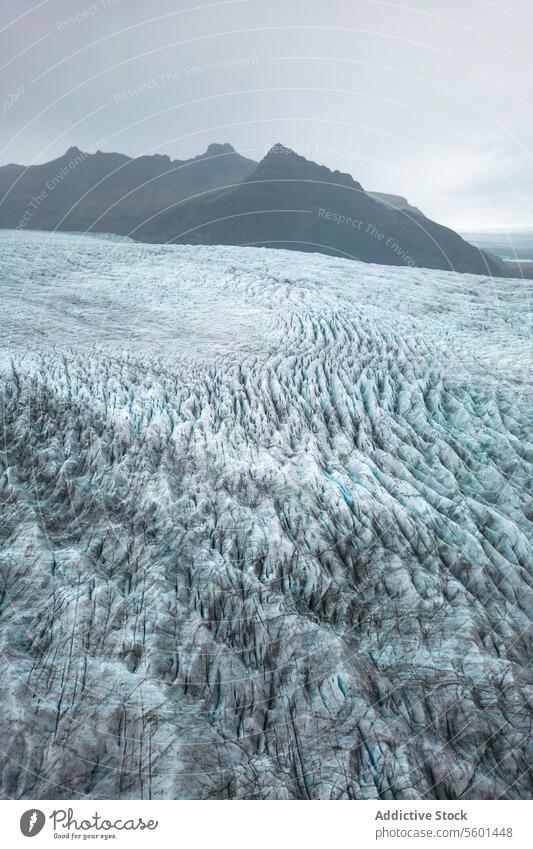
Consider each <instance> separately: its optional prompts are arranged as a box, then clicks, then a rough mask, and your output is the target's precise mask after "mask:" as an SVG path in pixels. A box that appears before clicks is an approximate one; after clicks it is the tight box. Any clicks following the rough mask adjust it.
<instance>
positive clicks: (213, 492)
mask: <svg viewBox="0 0 533 849" xmlns="http://www.w3.org/2000/svg"><path fill="white" fill-rule="evenodd" d="M0 249H1V251H2V254H1V255H2V275H1V279H0V310H1V312H0V316H1V328H2V353H1V360H0V364H1V375H0V377H1V381H0V390H1V398H2V452H1V454H0V460H1V467H0V505H1V510H2V516H1V523H0V534H1V548H0V570H1V581H2V583H1V585H0V590H1V595H2V606H1V608H0V645H1V650H2V654H1V663H2V675H1V677H0V690H1V699H2V705H3V711H2V714H1V717H0V731H1V736H2V740H3V741H4V742H3V745H2V747H1V748H2V754H1V755H0V770H1V775H2V790H3V794H4V795H5V796H8V797H15V798H46V797H49V798H84V797H89V798H109V797H111V798H115V797H116V798H118V797H122V798H137V797H139V798H141V797H142V798H149V797H151V798H227V797H231V798H301V799H307V798H327V799H329V798H335V799H337V798H383V799H409V798H459V797H460V798H499V797H502V798H525V797H530V796H531V779H530V775H529V773H528V766H529V765H530V763H531V754H532V751H531V746H532V743H531V737H530V735H531V727H532V714H531V697H532V686H531V684H532V676H531V670H530V667H529V666H528V665H527V661H528V657H529V656H530V653H531V633H530V630H528V629H529V627H530V622H531V610H532V593H531V577H532V557H531V554H532V550H531V524H530V521H529V519H530V516H531V503H530V500H529V491H530V485H531V460H532V456H533V452H532V448H531V443H530V442H528V438H529V439H530V436H531V433H530V430H529V429H528V425H529V419H528V416H529V415H530V411H531V403H530V402H531V393H530V384H529V371H528V368H529V363H530V350H531V349H530V338H531V337H530V330H531V327H530V318H531V315H530V295H531V283H527V282H526V281H518V280H494V279H487V278H482V277H474V276H470V275H454V274H451V273H446V272H438V271H424V270H420V269H398V268H391V267H381V266H372V265H363V264H358V263H354V262H347V261H344V260H339V259H333V258H329V257H325V256H321V255H309V254H298V253H294V252H284V251H269V250H265V249H254V248H231V247H226V248H217V247H169V246H147V245H141V244H134V243H132V242H129V241H128V240H122V239H116V238H109V239H107V238H104V237H83V236H74V235H65V234H62V235H51V234H40V233H28V234H22V233H9V232H2V233H0Z"/></svg>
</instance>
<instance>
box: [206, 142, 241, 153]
mask: <svg viewBox="0 0 533 849" xmlns="http://www.w3.org/2000/svg"><path fill="white" fill-rule="evenodd" d="M223 153H235V148H234V147H232V145H231V144H228V142H225V143H224V144H217V142H212V143H211V144H210V145H208V146H207V150H206V152H205V153H204V156H220V155H221V154H223Z"/></svg>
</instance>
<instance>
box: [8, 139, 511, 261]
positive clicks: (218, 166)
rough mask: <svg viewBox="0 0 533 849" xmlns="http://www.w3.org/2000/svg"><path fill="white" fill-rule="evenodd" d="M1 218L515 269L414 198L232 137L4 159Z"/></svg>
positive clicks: (187, 240)
mask: <svg viewBox="0 0 533 849" xmlns="http://www.w3.org/2000/svg"><path fill="white" fill-rule="evenodd" d="M0 227H10V228H16V227H21V228H26V229H41V230H53V229H60V230H79V231H88V230H92V231H99V232H111V233H117V234H119V235H131V236H132V238H135V239H138V240H140V241H147V242H163V243H164V242H174V243H181V244H225V245H257V246H266V247H275V248H289V249H294V250H301V251H318V252H320V253H326V254H332V255H334V256H341V257H346V258H350V259H359V260H363V261H365V262H376V263H383V264H386V265H400V266H402V265H403V266H405V265H408V266H420V267H426V268H442V269H449V270H455V271H462V272H472V273H476V274H487V273H488V274H495V275H504V274H505V273H506V272H505V267H504V265H503V264H502V263H501V262H500V260H498V259H497V258H496V257H493V256H491V255H490V254H487V253H484V252H482V251H481V250H480V249H479V248H476V247H474V246H472V245H471V244H469V243H468V242H466V241H464V240H463V239H462V238H461V237H460V236H459V235H458V234H457V233H455V232H454V231H453V230H450V229H448V228H447V227H442V226H441V225H439V224H437V223H436V222H434V221H431V220H430V219H429V218H426V217H425V216H424V215H423V214H422V213H421V212H420V211H419V210H417V209H416V207H412V206H411V205H410V204H409V203H408V202H407V201H406V200H405V198H400V197H399V196H395V195H384V194H382V193H381V194H375V195H374V196H372V195H371V194H369V193H368V192H365V190H364V189H363V187H362V186H361V184H360V183H358V182H356V181H355V180H354V179H353V178H352V177H351V176H350V175H349V174H345V173H343V172H341V171H330V169H329V168H326V167H325V166H322V165H317V164H316V163H315V162H310V161H309V160H307V159H305V158H304V157H303V156H299V155H298V154H296V153H294V151H292V150H290V149H289V148H286V147H284V146H283V145H281V144H278V145H275V146H274V147H273V148H272V149H271V150H270V151H269V152H268V154H267V155H266V156H265V157H264V159H263V160H262V161H261V162H259V164H258V163H256V162H254V161H252V160H251V159H246V158H245V157H243V156H241V155H240V154H238V153H237V152H236V151H235V150H234V149H233V148H232V147H231V145H229V144H222V145H217V144H212V145H209V147H208V149H207V151H206V152H205V153H204V154H202V155H201V156H196V157H195V158H193V159H188V160H183V161H180V160H171V159H170V158H169V157H168V156H161V155H158V154H156V155H153V156H141V157H137V158H131V157H128V156H125V155H123V154H120V153H102V152H100V151H98V152H97V153H94V154H88V153H84V152H82V151H80V150H79V149H78V148H76V147H73V148H70V149H69V150H68V151H67V152H66V153H65V154H64V155H63V156H62V157H60V158H59V159H56V160H54V161H52V162H47V163H45V164H43V165H34V166H30V167H28V168H25V167H24V166H22V165H6V166H4V167H3V168H0Z"/></svg>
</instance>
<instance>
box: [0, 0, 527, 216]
mask: <svg viewBox="0 0 533 849" xmlns="http://www.w3.org/2000/svg"><path fill="white" fill-rule="evenodd" d="M532 41H533V3H531V0H496V2H493V0H405V2H401V0H327V2H326V0H233V1H232V2H229V0H227V2H220V0H211V2H206V0H151V2H146V0H2V3H1V6H0V46H1V52H0V57H1V58H0V66H3V68H2V76H1V97H0V101H1V102H0V163H2V164H3V163H6V162H21V163H24V164H30V163H33V162H43V161H46V160H48V159H53V158H55V157H56V156H59V155H60V154H61V153H63V152H64V151H65V149H66V148H67V147H69V146H71V145H77V146H78V147H80V148H82V149H84V150H94V149H96V148H100V149H101V150H108V151H111V150H118V151H121V152H124V153H128V154H130V155H140V154H144V153H155V152H159V153H168V154H169V155H170V156H171V157H172V158H180V159H182V158H187V157H189V156H193V155H195V154H197V153H200V152H202V151H203V150H205V148H206V147H207V145H208V144H209V143H210V142H214V141H217V142H225V141H227V142H230V143H231V144H233V145H234V147H236V148H237V149H238V150H240V151H241V152H242V153H245V154H246V155H248V156H250V157H252V158H256V159H258V158H261V156H263V155H264V153H265V152H266V150H267V149H268V148H269V147H271V146H272V144H274V143H275V142H278V141H279V142H282V143H284V144H286V145H288V146H289V147H293V148H294V149H295V150H297V151H299V152H301V153H303V154H304V155H306V156H307V157H308V158H310V159H315V160H316V161H319V162H321V163H323V164H326V165H328V166H329V167H332V168H339V169H340V170H343V171H349V172H350V173H351V174H352V175H353V176H354V177H355V178H356V179H357V180H359V181H360V182H361V183H362V184H363V186H364V187H365V188H367V189H369V190H374V191H388V192H392V193H397V194H403V195H406V196H407V197H408V198H409V200H410V201H411V203H414V204H415V205H417V206H419V207H420V208H421V209H422V210H423V211H424V212H425V213H426V214H427V215H430V216H431V217H432V218H435V219H436V220H438V221H440V222H442V223H444V224H448V225H450V226H452V227H455V228H462V229H468V228H470V227H472V228H476V227H479V228H486V227H495V228H498V227H502V226H503V227H510V228H511V227H513V226H531V225H532V224H533V120H532V118H533V115H532V113H533V103H532V102H531V90H532V88H533V85H532V84H533V52H532V51H531V44H532Z"/></svg>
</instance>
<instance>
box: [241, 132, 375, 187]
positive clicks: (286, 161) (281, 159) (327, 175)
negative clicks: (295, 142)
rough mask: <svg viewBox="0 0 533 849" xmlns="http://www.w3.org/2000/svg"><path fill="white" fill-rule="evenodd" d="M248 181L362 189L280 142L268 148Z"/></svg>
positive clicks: (345, 177) (348, 177) (347, 178)
mask: <svg viewBox="0 0 533 849" xmlns="http://www.w3.org/2000/svg"><path fill="white" fill-rule="evenodd" d="M249 179H250V180H253V179H262V180H265V179H267V180H268V179H270V180H276V179H277V180H291V179H293V180H315V181H317V182H324V183H336V184H337V185H342V186H349V187H350V188H356V189H362V186H361V185H360V183H358V182H357V181H356V180H354V179H353V177H352V176H351V175H350V174H345V173H344V172H342V171H331V170H330V169H329V168H327V167H326V166H325V165H318V163H316V162H313V161H312V160H310V159H306V158H305V156H301V154H299V153H296V151H294V150H292V148H290V147H286V146H285V145H284V144H281V142H278V143H276V144H275V145H273V146H272V147H271V148H270V150H269V151H268V153H267V154H266V155H265V156H264V157H263V159H262V160H261V162H260V163H259V165H258V167H257V169H256V171H255V172H254V174H253V175H252V176H251V177H250V178H249Z"/></svg>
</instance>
